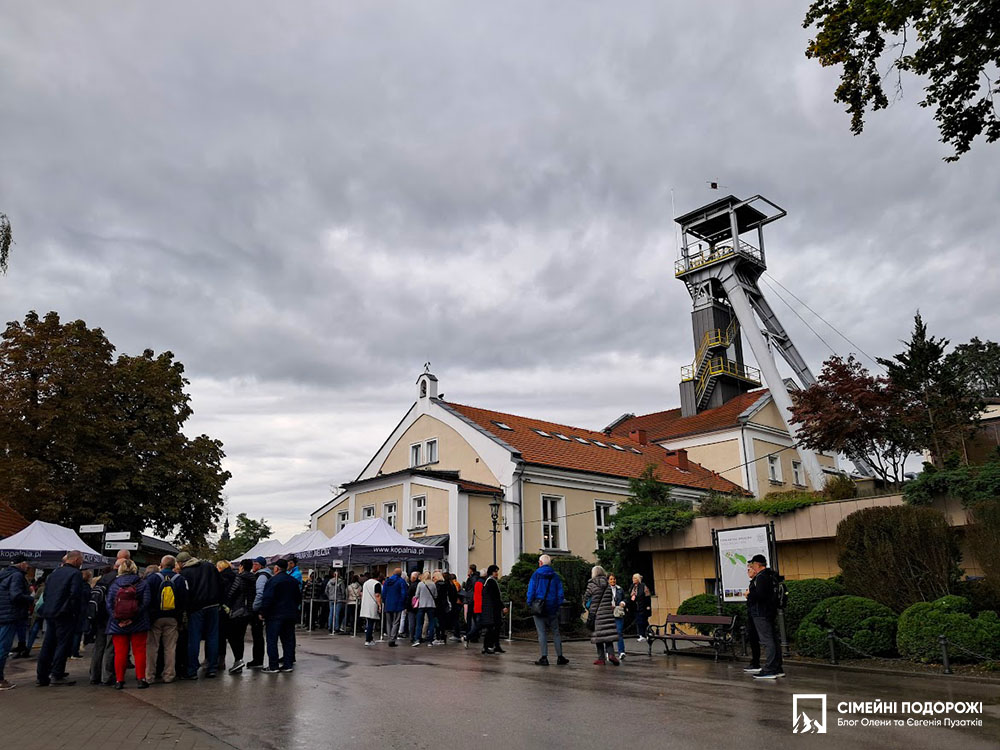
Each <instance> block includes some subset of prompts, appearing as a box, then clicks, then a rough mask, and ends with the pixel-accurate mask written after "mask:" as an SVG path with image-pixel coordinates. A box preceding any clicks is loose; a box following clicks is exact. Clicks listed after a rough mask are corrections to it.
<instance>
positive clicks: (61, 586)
mask: <svg viewBox="0 0 1000 750" xmlns="http://www.w3.org/2000/svg"><path fill="white" fill-rule="evenodd" d="M81 565H83V553H81V552H80V551H79V550H70V551H69V552H67V553H66V557H64V558H63V565H62V567H60V568H56V569H55V570H54V571H52V575H50V576H49V579H48V582H47V583H46V584H45V600H44V602H43V604H42V611H41V617H44V618H45V640H43V641H42V650H41V652H39V654H38V668H37V670H36V677H37V682H36V683H35V684H37V685H38V686H39V687H47V686H48V685H74V684H76V681H75V680H67V679H66V677H65V674H66V658H67V657H68V656H69V650H70V647H71V646H72V644H73V634H74V633H75V632H76V623H77V620H79V618H80V609H81V607H82V604H81V599H82V597H83V577H82V576H81V575H80V566H81Z"/></svg>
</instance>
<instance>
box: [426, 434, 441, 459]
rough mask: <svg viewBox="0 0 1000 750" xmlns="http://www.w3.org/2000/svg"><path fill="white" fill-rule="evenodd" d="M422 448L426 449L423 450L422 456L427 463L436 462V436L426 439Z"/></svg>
mask: <svg viewBox="0 0 1000 750" xmlns="http://www.w3.org/2000/svg"><path fill="white" fill-rule="evenodd" d="M424 448H425V449H426V450H425V451H424V458H425V459H426V461H427V463H429V464H434V463H437V460H438V441H437V438H434V439H433V440H428V441H427V442H426V443H424Z"/></svg>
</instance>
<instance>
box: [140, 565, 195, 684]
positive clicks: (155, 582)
mask: <svg viewBox="0 0 1000 750" xmlns="http://www.w3.org/2000/svg"><path fill="white" fill-rule="evenodd" d="M176 564H177V560H176V558H174V557H173V556H172V555H165V556H164V557H163V559H161V560H160V571H159V572H158V573H153V574H151V575H149V576H148V577H147V578H146V582H147V584H148V586H149V593H150V597H149V601H150V607H149V608H150V618H149V621H150V626H149V636H148V637H147V639H146V663H147V664H148V665H149V671H150V672H152V671H153V670H154V669H155V668H156V657H157V654H158V652H159V650H160V644H161V643H162V644H163V681H164V682H173V681H174V680H175V679H177V636H178V629H179V627H180V618H181V616H182V615H183V613H184V603H185V601H186V598H185V595H186V594H187V582H186V581H185V580H184V577H183V576H180V575H177V573H175V572H174V566H175V565H176Z"/></svg>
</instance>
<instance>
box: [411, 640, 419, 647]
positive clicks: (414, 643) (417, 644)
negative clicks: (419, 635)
mask: <svg viewBox="0 0 1000 750" xmlns="http://www.w3.org/2000/svg"><path fill="white" fill-rule="evenodd" d="M419 645H420V641H414V642H413V643H411V644H410V646H412V647H413V648H416V647H417V646H419Z"/></svg>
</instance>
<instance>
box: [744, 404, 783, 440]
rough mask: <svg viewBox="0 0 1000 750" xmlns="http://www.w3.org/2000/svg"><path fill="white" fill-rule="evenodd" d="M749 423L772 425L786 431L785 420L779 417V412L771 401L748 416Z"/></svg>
mask: <svg viewBox="0 0 1000 750" xmlns="http://www.w3.org/2000/svg"><path fill="white" fill-rule="evenodd" d="M750 424H759V425H763V426H764V427H773V428H774V429H776V430H781V431H782V432H788V428H787V427H786V426H785V422H784V421H783V420H782V419H781V412H780V411H778V407H777V406H776V405H775V403H774V402H773V401H771V402H769V403H768V405H767V406H765V407H764V408H763V409H761V410H760V411H759V412H757V413H756V414H754V415H753V416H752V417H751V418H750Z"/></svg>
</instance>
